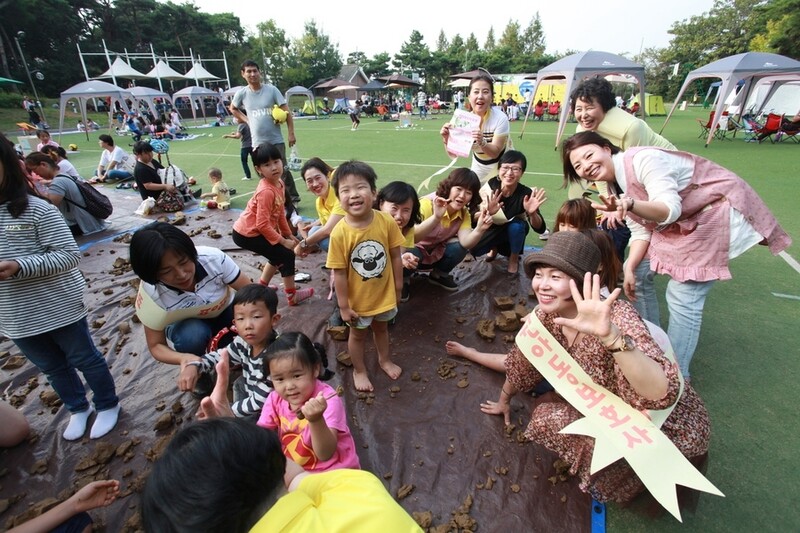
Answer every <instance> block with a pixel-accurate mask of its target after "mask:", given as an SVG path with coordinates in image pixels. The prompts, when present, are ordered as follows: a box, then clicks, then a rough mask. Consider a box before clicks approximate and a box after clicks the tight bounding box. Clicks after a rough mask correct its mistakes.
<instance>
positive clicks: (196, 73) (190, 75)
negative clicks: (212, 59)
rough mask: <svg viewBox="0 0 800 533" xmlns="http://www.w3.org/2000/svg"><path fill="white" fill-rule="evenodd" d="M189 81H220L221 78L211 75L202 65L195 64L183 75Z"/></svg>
mask: <svg viewBox="0 0 800 533" xmlns="http://www.w3.org/2000/svg"><path fill="white" fill-rule="evenodd" d="M183 77H184V78H186V79H187V80H195V82H201V81H209V80H218V79H219V78H218V77H216V76H214V75H213V74H211V73H210V72H209V71H207V70H206V69H205V68H203V65H201V64H200V63H195V64H194V66H192V68H191V69H190V70H189V72H187V73H186V74H184V75H183Z"/></svg>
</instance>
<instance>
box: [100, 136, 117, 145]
mask: <svg viewBox="0 0 800 533" xmlns="http://www.w3.org/2000/svg"><path fill="white" fill-rule="evenodd" d="M98 139H100V140H101V141H103V142H104V143H106V144H108V145H111V146H114V137H112V136H111V135H108V134H107V133H103V134H102V135H100V136H99V137H98Z"/></svg>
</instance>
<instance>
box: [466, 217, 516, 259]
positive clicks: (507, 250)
mask: <svg viewBox="0 0 800 533" xmlns="http://www.w3.org/2000/svg"><path fill="white" fill-rule="evenodd" d="M529 227H530V226H529V225H528V223H527V222H526V221H525V220H520V219H517V218H515V219H513V220H511V221H510V222H508V223H506V224H505V225H504V226H503V228H502V231H500V232H497V234H496V237H495V238H494V239H492V240H491V241H489V242H487V243H485V244H483V245H481V246H476V247H475V248H473V249H472V255H474V256H475V257H478V256H481V255H483V254H485V253H487V252H488V251H489V250H491V249H492V248H497V252H498V253H499V254H500V255H504V256H506V257H508V256H509V255H511V254H521V253H522V250H523V248H524V247H525V237H527V236H528V228H529Z"/></svg>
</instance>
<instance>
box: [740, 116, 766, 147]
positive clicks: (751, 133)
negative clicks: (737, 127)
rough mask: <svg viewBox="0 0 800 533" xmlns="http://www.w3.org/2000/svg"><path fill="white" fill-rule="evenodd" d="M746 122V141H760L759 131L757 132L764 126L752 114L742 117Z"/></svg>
mask: <svg viewBox="0 0 800 533" xmlns="http://www.w3.org/2000/svg"><path fill="white" fill-rule="evenodd" d="M742 122H743V123H744V142H746V143H749V142H758V133H756V132H757V131H758V130H759V129H760V128H761V127H762V126H761V124H759V123H758V122H756V121H755V119H753V118H752V117H751V116H750V115H744V116H743V117H742Z"/></svg>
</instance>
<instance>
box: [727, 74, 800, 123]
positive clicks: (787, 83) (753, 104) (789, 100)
mask: <svg viewBox="0 0 800 533" xmlns="http://www.w3.org/2000/svg"><path fill="white" fill-rule="evenodd" d="M798 84H800V73H798V74H778V75H775V76H767V77H765V78H761V79H760V80H758V81H757V82H756V83H755V84H754V86H753V89H752V90H751V91H750V94H749V95H748V98H747V101H744V100H743V98H744V95H743V94H741V93H742V91H739V94H737V95H736V99H735V100H734V102H733V105H739V106H741V107H740V108H739V109H741V110H742V111H744V112H748V110H750V111H752V114H754V115H760V114H761V112H762V111H764V109H765V108H767V106H769V107H770V108H773V107H775V105H776V104H777V106H778V107H779V108H780V109H778V110H777V111H778V112H779V113H791V114H792V115H794V114H795V113H797V110H798V109H800V99H798V98H796V96H797V93H796V90H795V89H790V87H792V86H793V87H797V86H798ZM779 96H783V98H779Z"/></svg>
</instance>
